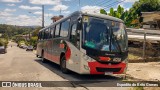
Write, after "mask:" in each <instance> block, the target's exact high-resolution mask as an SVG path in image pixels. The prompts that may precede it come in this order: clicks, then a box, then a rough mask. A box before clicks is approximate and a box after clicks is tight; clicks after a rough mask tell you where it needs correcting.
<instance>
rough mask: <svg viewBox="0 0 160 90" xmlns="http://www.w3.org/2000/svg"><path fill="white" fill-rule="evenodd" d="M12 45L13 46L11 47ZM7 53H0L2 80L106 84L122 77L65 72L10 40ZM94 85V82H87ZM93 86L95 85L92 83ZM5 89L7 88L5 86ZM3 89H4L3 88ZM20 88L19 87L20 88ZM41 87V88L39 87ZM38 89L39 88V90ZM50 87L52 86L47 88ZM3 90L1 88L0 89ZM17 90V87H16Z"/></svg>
mask: <svg viewBox="0 0 160 90" xmlns="http://www.w3.org/2000/svg"><path fill="white" fill-rule="evenodd" d="M11 45H12V47H11ZM7 51H8V52H7V53H6V54H0V81H84V82H85V81H90V80H92V81H102V80H104V81H107V83H106V82H105V84H111V83H112V82H114V81H115V82H116V81H121V80H122V78H120V77H114V76H104V75H98V76H97V75H79V74H76V73H73V72H71V73H69V74H63V73H62V72H61V71H60V67H59V66H58V65H56V64H54V63H52V62H47V63H42V62H41V59H39V58H36V55H35V53H33V52H30V51H28V52H27V51H26V50H25V49H20V48H18V47H17V46H16V44H15V43H13V42H10V43H9V45H8V48H7ZM87 84H88V85H92V83H87ZM87 84H85V86H84V87H85V88H84V87H54V89H56V90H62V89H67V90H68V89H69V90H72V89H79V90H83V89H84V90H85V89H87V90H97V89H101V90H106V89H107V90H113V89H118V90H120V89H122V90H124V89H125V90H128V89H129V87H127V88H119V87H96V84H99V83H95V82H94V85H95V87H96V88H95V87H87ZM92 86H93V85H92ZM3 89H5V88H3ZM3 89H2V90H3ZM18 89H19V88H18ZM39 89H41V88H39ZM39 89H38V90H39ZM46 89H50V88H46ZM0 90H1V89H0ZM7 90H8V89H7ZM16 90H17V89H16Z"/></svg>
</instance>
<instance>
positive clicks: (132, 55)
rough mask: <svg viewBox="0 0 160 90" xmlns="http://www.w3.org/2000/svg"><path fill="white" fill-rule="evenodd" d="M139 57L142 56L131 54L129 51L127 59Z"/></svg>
mask: <svg viewBox="0 0 160 90" xmlns="http://www.w3.org/2000/svg"><path fill="white" fill-rule="evenodd" d="M140 58H142V57H140V56H137V55H134V54H131V53H129V54H128V59H129V60H138V59H140Z"/></svg>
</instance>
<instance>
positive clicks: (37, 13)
mask: <svg viewBox="0 0 160 90" xmlns="http://www.w3.org/2000/svg"><path fill="white" fill-rule="evenodd" d="M33 14H36V15H42V12H41V11H37V12H34V13H33Z"/></svg>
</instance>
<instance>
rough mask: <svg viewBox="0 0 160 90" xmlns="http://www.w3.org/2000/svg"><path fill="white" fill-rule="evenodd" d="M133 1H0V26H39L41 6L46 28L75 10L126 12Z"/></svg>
mask: <svg viewBox="0 0 160 90" xmlns="http://www.w3.org/2000/svg"><path fill="white" fill-rule="evenodd" d="M135 1H138V0H0V24H9V25H18V26H41V22H42V5H44V12H45V15H44V17H45V20H44V21H45V26H48V25H50V24H51V23H52V21H51V17H53V16H57V15H60V14H61V15H64V16H67V15H68V14H71V13H72V12H74V11H77V10H82V11H86V12H94V13H99V10H100V9H102V8H104V9H105V10H106V11H107V12H108V11H109V8H111V7H113V8H114V9H116V8H117V6H118V5H121V6H123V7H124V8H125V10H128V9H129V8H130V7H132V5H133V3H134V2H135Z"/></svg>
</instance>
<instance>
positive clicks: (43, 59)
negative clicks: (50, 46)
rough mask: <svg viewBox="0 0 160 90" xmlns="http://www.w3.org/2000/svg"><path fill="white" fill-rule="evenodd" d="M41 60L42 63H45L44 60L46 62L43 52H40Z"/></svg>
mask: <svg viewBox="0 0 160 90" xmlns="http://www.w3.org/2000/svg"><path fill="white" fill-rule="evenodd" d="M42 62H43V63H46V62H47V60H46V59H45V58H44V53H42Z"/></svg>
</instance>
